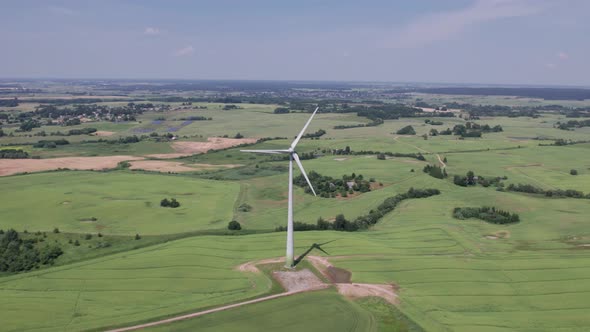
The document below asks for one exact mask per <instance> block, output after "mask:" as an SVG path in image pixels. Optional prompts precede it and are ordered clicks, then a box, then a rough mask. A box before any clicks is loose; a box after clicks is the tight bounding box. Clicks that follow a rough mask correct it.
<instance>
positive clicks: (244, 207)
mask: <svg viewBox="0 0 590 332" xmlns="http://www.w3.org/2000/svg"><path fill="white" fill-rule="evenodd" d="M238 211H241V212H250V211H252V206H251V205H250V204H247V203H243V204H241V205H240V206H239V207H238Z"/></svg>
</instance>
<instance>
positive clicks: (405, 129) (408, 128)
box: [395, 126, 416, 135]
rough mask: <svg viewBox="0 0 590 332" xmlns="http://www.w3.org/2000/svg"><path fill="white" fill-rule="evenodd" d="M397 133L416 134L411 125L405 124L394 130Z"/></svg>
mask: <svg viewBox="0 0 590 332" xmlns="http://www.w3.org/2000/svg"><path fill="white" fill-rule="evenodd" d="M395 133H396V134H398V135H416V131H415V130H414V127H412V126H405V127H403V128H402V129H400V130H398V131H396V132H395Z"/></svg>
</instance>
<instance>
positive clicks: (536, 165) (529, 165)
mask: <svg viewBox="0 0 590 332" xmlns="http://www.w3.org/2000/svg"><path fill="white" fill-rule="evenodd" d="M542 166H544V165H543V164H541V163H534V164H526V165H512V166H506V167H504V169H505V170H508V171H509V170H511V169H513V168H525V167H542Z"/></svg>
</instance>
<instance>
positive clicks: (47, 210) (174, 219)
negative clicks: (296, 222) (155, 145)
mask: <svg viewBox="0 0 590 332" xmlns="http://www.w3.org/2000/svg"><path fill="white" fill-rule="evenodd" d="M1 181H2V188H3V190H2V192H1V193H0V196H1V197H2V198H1V199H2V200H5V201H8V200H10V201H11V202H12V203H11V204H10V205H7V206H5V207H3V208H2V211H1V212H0V219H1V220H2V227H3V228H9V227H12V228H15V229H17V230H19V231H23V230H29V231H51V230H53V228H54V227H58V228H59V229H60V230H62V231H65V232H77V233H97V232H102V233H104V234H121V235H123V234H126V235H134V234H136V233H139V234H144V235H149V234H154V235H155V234H170V233H182V232H188V231H194V230H201V229H211V228H222V227H224V225H225V224H226V223H227V220H228V219H231V216H232V208H231V206H232V205H231V202H232V201H233V200H235V197H237V195H238V192H239V189H240V186H239V185H238V184H235V183H230V182H221V181H211V180H202V179H187V178H180V177H175V176H166V175H146V174H139V173H132V174H130V173H122V172H106V173H93V172H75V171H70V172H49V173H42V174H33V175H25V176H16V177H10V178H3V179H2V180H1ZM164 198H168V199H170V198H176V199H177V200H178V201H179V202H180V203H181V206H180V207H179V208H176V209H170V208H168V209H165V208H161V207H160V201H161V200H162V199H164ZM227 201H229V202H230V208H229V209H228V207H227V206H226V205H225V202H227ZM31 204H33V205H34V207H35V208H30V206H31ZM92 218H96V220H92Z"/></svg>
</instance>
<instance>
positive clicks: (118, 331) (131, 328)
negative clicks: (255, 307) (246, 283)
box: [108, 287, 324, 332]
mask: <svg viewBox="0 0 590 332" xmlns="http://www.w3.org/2000/svg"><path fill="white" fill-rule="evenodd" d="M320 289H324V287H321V288H313V289H306V290H299V291H291V292H284V293H280V294H274V295H269V296H265V297H259V298H257V299H254V300H249V301H244V302H239V303H234V304H230V305H226V306H222V307H217V308H213V309H209V310H203V311H197V312H194V313H192V314H187V315H182V316H176V317H172V318H168V319H162V320H159V321H155V322H151V323H145V324H139V325H134V326H129V327H124V328H120V329H113V330H108V332H124V331H135V330H140V329H143V328H146V327H152V326H158V325H163V324H168V323H172V322H177V321H181V320H185V319H190V318H195V317H199V316H203V315H207V314H212V313H214V312H219V311H224V310H228V309H233V308H238V307H241V306H245V305H248V304H254V303H260V302H264V301H268V300H273V299H277V298H281V297H285V296H291V295H295V294H299V293H303V292H310V291H315V290H320Z"/></svg>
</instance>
